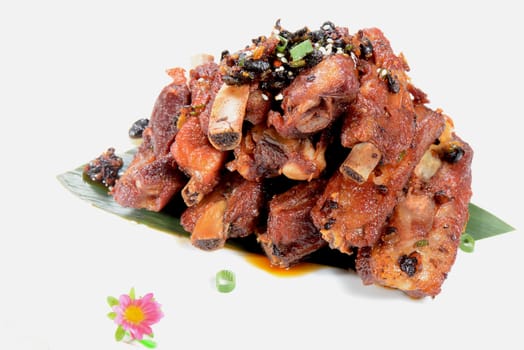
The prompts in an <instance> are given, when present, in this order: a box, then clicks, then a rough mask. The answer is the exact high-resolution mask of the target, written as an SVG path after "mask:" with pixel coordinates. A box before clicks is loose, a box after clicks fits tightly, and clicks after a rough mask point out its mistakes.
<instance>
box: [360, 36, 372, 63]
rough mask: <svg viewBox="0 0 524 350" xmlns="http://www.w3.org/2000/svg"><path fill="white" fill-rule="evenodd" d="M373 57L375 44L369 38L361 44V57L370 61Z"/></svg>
mask: <svg viewBox="0 0 524 350" xmlns="http://www.w3.org/2000/svg"><path fill="white" fill-rule="evenodd" d="M371 56H373V44H371V41H369V39H368V38H363V39H362V43H361V44H360V57H361V58H364V59H368V58H370V57H371Z"/></svg>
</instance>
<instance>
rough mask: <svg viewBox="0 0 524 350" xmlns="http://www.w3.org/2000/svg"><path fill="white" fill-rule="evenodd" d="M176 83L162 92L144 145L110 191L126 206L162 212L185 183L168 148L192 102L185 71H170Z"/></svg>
mask: <svg viewBox="0 0 524 350" xmlns="http://www.w3.org/2000/svg"><path fill="white" fill-rule="evenodd" d="M168 74H169V75H170V76H171V78H172V79H173V82H172V83H171V84H169V85H167V86H166V87H164V88H163V89H162V91H161V92H160V94H159V96H158V98H157V100H156V102H155V106H154V108H153V112H152V114H151V118H150V123H149V126H148V127H147V128H146V129H145V130H144V132H143V136H142V137H143V142H142V144H141V145H140V147H139V148H138V151H137V153H136V155H135V156H134V158H133V161H132V162H131V164H129V167H128V168H127V170H126V171H125V172H124V174H123V175H122V176H121V177H120V179H118V180H117V181H116V184H115V186H114V188H113V189H112V191H111V194H112V195H113V197H114V199H115V201H116V202H117V203H119V204H120V205H122V206H124V207H131V208H145V209H148V210H152V211H160V210H161V209H162V208H163V207H164V206H165V205H166V204H167V203H168V202H169V200H170V199H171V198H172V197H173V195H174V194H175V193H177V192H178V191H179V190H180V189H181V188H182V187H183V186H184V184H185V182H186V179H185V177H184V176H183V174H182V173H181V172H180V171H179V170H178V167H177V164H176V162H175V160H174V159H173V157H172V156H171V154H170V153H169V149H170V147H171V145H172V144H173V142H174V140H175V137H176V135H177V132H178V128H177V127H176V124H177V119H178V116H179V114H180V111H181V110H182V109H183V108H184V106H185V105H187V104H188V103H189V100H190V91H189V89H188V87H187V84H186V78H185V76H184V71H183V70H182V69H180V68H175V69H171V70H169V71H168Z"/></svg>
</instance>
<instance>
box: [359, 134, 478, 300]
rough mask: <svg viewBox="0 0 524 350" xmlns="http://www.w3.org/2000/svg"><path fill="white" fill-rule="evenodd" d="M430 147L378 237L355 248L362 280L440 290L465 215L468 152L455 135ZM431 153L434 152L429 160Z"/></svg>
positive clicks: (412, 290) (416, 292)
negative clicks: (368, 244)
mask: <svg viewBox="0 0 524 350" xmlns="http://www.w3.org/2000/svg"><path fill="white" fill-rule="evenodd" d="M432 148H434V149H432V150H431V153H433V155H432V154H428V157H427V159H426V157H425V159H423V160H422V161H421V162H420V163H419V165H418V166H417V171H415V173H414V175H413V176H412V178H411V180H410V184H409V189H408V192H407V195H406V196H405V198H404V199H403V200H402V201H401V202H400V203H399V204H398V205H397V206H396V207H395V210H394V212H393V214H392V216H391V218H390V219H389V222H388V226H387V227H386V228H385V229H384V232H383V233H382V238H381V239H380V240H379V241H378V242H377V244H376V245H374V246H372V247H365V248H361V249H359V251H358V254H357V259H356V269H357V272H358V274H359V275H360V276H361V278H362V280H363V282H364V283H365V284H373V283H375V284H379V285H383V286H387V287H391V288H397V289H400V290H402V291H404V292H405V293H407V294H408V295H410V296H412V297H417V298H418V297H424V296H432V297H434V296H436V295H437V294H439V293H440V290H441V286H442V283H443V282H444V280H445V279H446V276H447V274H448V272H449V271H450V269H451V267H452V265H453V263H454V261H455V257H456V253H457V248H458V246H459V243H460V235H461V234H462V232H463V231H464V228H465V225H466V223H467V220H468V203H469V200H470V197H471V169H470V167H471V160H472V157H473V151H472V150H471V148H470V147H469V145H468V144H467V143H465V142H463V141H461V140H460V139H459V138H457V137H453V139H451V141H450V142H448V143H441V144H440V145H439V146H437V147H435V146H432ZM435 154H440V157H438V156H437V158H436V159H434V160H431V158H435ZM439 158H441V159H442V161H440V159H439ZM435 163H436V164H437V166H434V164H435Z"/></svg>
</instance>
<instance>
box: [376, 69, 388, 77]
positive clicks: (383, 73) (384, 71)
mask: <svg viewBox="0 0 524 350" xmlns="http://www.w3.org/2000/svg"><path fill="white" fill-rule="evenodd" d="M377 73H378V76H379V78H384V77H385V76H386V75H388V70H387V69H386V68H377Z"/></svg>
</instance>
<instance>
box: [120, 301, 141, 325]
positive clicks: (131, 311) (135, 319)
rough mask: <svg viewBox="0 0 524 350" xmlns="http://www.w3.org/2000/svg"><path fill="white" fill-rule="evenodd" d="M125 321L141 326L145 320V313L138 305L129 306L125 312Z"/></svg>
mask: <svg viewBox="0 0 524 350" xmlns="http://www.w3.org/2000/svg"><path fill="white" fill-rule="evenodd" d="M124 317H125V319H126V320H127V321H128V322H130V323H133V324H139V323H140V322H142V321H143V320H144V312H143V311H142V309H141V308H139V307H138V306H136V305H129V306H128V307H127V308H126V311H125V312H124Z"/></svg>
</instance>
